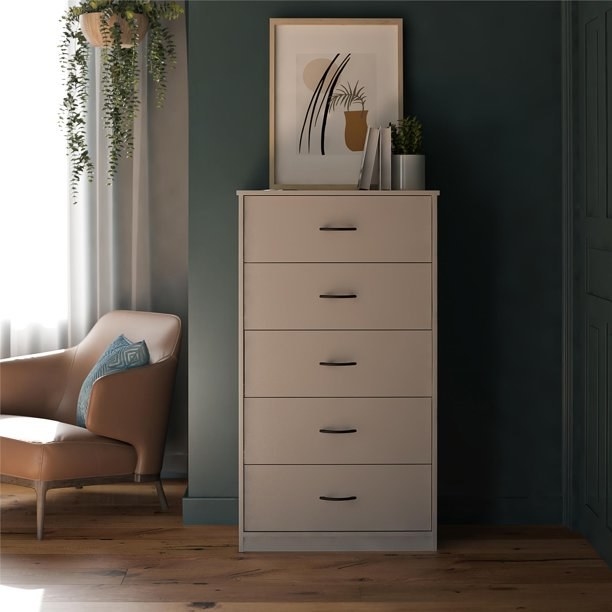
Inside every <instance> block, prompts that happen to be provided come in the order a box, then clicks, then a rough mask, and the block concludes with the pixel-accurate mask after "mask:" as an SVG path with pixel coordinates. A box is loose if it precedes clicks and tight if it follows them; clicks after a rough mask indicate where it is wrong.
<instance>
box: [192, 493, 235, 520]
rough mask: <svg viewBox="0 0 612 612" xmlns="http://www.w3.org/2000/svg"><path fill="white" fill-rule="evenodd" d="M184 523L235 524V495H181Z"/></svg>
mask: <svg viewBox="0 0 612 612" xmlns="http://www.w3.org/2000/svg"><path fill="white" fill-rule="evenodd" d="M183 523H184V524H185V525H237V524H238V498H237V497H189V492H188V493H187V495H186V496H185V497H183Z"/></svg>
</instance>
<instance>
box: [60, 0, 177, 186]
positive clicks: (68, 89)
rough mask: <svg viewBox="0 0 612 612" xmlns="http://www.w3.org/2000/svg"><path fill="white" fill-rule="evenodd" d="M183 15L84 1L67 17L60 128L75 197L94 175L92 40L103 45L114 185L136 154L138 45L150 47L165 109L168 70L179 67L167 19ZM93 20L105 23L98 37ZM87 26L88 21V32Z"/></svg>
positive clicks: (143, 0) (129, 3)
mask: <svg viewBox="0 0 612 612" xmlns="http://www.w3.org/2000/svg"><path fill="white" fill-rule="evenodd" d="M182 13H183V8H182V6H181V5H179V4H178V3H177V2H155V1H152V0H82V1H81V2H79V3H78V4H77V5H76V6H73V7H71V8H69V9H67V10H66V12H65V13H64V15H63V17H62V25H63V28H62V39H61V43H60V62H61V66H62V70H63V72H64V86H65V94H64V98H63V100H62V106H61V111H60V123H61V125H62V127H63V130H64V132H65V135H66V142H67V149H68V157H69V159H70V165H71V176H70V186H71V190H72V193H73V194H76V192H77V188H78V184H79V180H80V178H81V176H86V177H87V178H88V179H89V180H92V179H93V175H94V165H93V161H92V159H91V155H90V153H89V150H88V147H87V133H86V117H87V107H88V84H89V65H88V64H89V52H90V42H88V37H89V39H90V41H91V42H92V43H93V44H94V45H96V46H101V66H102V68H101V70H102V74H101V82H102V100H103V102H102V115H103V122H104V128H105V132H106V137H107V141H108V158H109V181H112V179H113V178H114V177H115V175H116V173H117V168H118V165H119V160H120V159H121V157H122V156H123V155H124V154H125V156H126V157H131V155H132V153H133V151H134V131H133V128H134V119H135V117H136V115H137V113H138V107H139V104H140V99H139V95H138V85H139V80H140V77H141V75H140V71H139V69H138V44H139V43H140V42H142V41H143V40H145V42H146V58H147V71H148V73H149V74H150V75H151V77H152V79H153V81H154V83H155V100H156V103H157V106H158V107H161V106H163V103H164V100H165V95H166V88H167V69H168V67H173V66H174V65H175V64H176V48H175V45H174V40H173V38H172V35H171V34H170V32H169V30H168V28H167V26H165V25H164V24H163V23H162V20H169V19H177V18H178V17H180V15H181V14H182ZM92 19H95V20H97V21H99V28H100V30H99V33H98V34H93V35H92V33H91V31H90V30H91V25H92V24H91V21H92ZM82 22H86V23H83V26H84V28H82V27H81V25H82ZM147 29H148V34H147ZM84 30H85V31H84ZM86 35H87V36H86ZM145 35H146V39H145Z"/></svg>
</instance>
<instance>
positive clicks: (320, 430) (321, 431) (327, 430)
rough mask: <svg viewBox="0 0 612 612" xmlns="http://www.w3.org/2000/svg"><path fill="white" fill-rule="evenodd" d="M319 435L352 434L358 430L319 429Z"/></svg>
mask: <svg viewBox="0 0 612 612" xmlns="http://www.w3.org/2000/svg"><path fill="white" fill-rule="evenodd" d="M319 433H329V434H350V433H357V430H356V429H328V428H327V427H323V428H321V429H319Z"/></svg>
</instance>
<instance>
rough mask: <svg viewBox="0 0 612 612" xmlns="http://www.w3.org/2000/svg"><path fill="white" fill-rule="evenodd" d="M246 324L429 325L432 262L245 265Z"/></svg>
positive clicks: (294, 326) (251, 326)
mask: <svg viewBox="0 0 612 612" xmlns="http://www.w3.org/2000/svg"><path fill="white" fill-rule="evenodd" d="M244 327H245V329H431V264H428V263H396V264H365V263H364V264H329V263H326V264H308V263H301V264H276V263H268V264H245V266H244Z"/></svg>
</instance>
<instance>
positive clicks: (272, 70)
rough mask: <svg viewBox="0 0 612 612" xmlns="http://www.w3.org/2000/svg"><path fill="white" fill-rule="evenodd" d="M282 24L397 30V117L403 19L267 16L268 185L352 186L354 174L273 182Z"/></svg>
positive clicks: (400, 105)
mask: <svg viewBox="0 0 612 612" xmlns="http://www.w3.org/2000/svg"><path fill="white" fill-rule="evenodd" d="M283 25H312V26H317V25H338V26H342V25H378V26H385V25H387V26H393V27H395V28H396V30H397V32H396V33H397V95H398V99H397V108H398V117H397V118H398V119H399V118H400V117H402V116H403V74H404V67H403V19H402V18H401V17H398V18H395V17H389V18H369V17H364V18H359V17H357V18H353V17H351V18H293V17H291V18H284V17H273V18H270V25H269V27H270V49H269V56H270V57H269V62H270V67H269V74H270V94H269V96H270V97H269V122H270V124H269V161H268V163H269V166H268V167H269V188H270V189H334V190H335V189H344V190H346V189H355V188H356V186H357V180H358V177H355V182H354V183H351V184H347V183H343V184H336V183H332V184H329V183H321V184H317V183H284V182H280V181H277V176H276V110H277V102H276V28H277V27H278V26H283Z"/></svg>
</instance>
